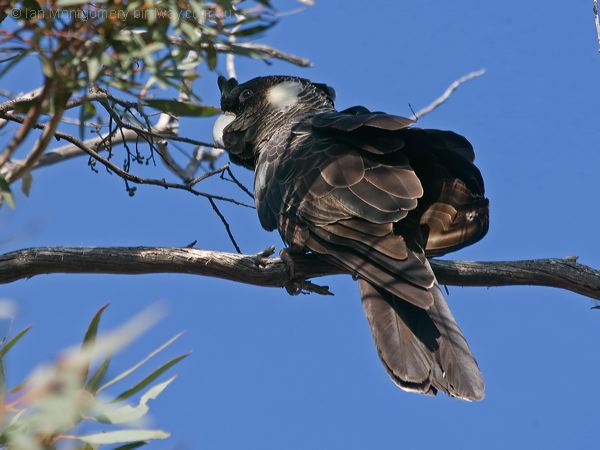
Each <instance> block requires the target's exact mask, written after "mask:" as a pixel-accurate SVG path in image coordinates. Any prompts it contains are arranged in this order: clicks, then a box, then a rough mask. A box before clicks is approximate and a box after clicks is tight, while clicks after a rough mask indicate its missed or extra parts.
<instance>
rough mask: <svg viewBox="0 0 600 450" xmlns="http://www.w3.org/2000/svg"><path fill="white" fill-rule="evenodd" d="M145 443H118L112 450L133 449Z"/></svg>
mask: <svg viewBox="0 0 600 450" xmlns="http://www.w3.org/2000/svg"><path fill="white" fill-rule="evenodd" d="M147 444H148V443H147V442H143V441H139V442H132V443H131V444H125V445H119V446H118V447H115V448H114V449H113V450H134V449H136V448H140V447H143V446H144V445H147Z"/></svg>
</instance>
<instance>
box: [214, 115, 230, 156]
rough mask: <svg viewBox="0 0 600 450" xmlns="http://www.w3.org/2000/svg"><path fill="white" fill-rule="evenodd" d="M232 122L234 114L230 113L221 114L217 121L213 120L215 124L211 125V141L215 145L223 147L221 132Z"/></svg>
mask: <svg viewBox="0 0 600 450" xmlns="http://www.w3.org/2000/svg"><path fill="white" fill-rule="evenodd" d="M234 120H235V114H233V113H230V112H226V113H224V114H221V115H220V116H219V117H218V118H217V120H215V124H214V125H213V139H214V140H215V144H217V145H219V146H221V147H225V144H224V143H223V130H225V127H226V126H227V125H229V124H230V123H231V122H233V121H234Z"/></svg>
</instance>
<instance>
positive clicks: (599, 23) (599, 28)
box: [594, 0, 600, 52]
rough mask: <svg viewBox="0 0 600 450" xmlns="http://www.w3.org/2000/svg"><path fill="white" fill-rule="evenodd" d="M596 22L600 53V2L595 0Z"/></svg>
mask: <svg viewBox="0 0 600 450" xmlns="http://www.w3.org/2000/svg"><path fill="white" fill-rule="evenodd" d="M594 20H595V21H596V34H597V35H598V51H599V52H600V19H598V0H594Z"/></svg>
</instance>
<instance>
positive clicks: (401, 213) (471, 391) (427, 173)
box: [213, 76, 488, 400]
mask: <svg viewBox="0 0 600 450" xmlns="http://www.w3.org/2000/svg"><path fill="white" fill-rule="evenodd" d="M219 88H220V90H221V94H222V96H221V108H222V110H223V112H224V114H223V115H222V116H221V117H220V118H219V119H217V122H216V123H215V127H214V130H213V133H214V138H215V141H216V142H217V143H219V144H221V145H223V146H224V147H225V148H226V149H227V151H228V152H229V156H230V159H231V161H232V162H234V163H237V164H240V165H242V166H244V167H246V168H248V169H252V170H254V171H255V178H254V196H255V201H256V208H257V212H258V216H259V219H260V223H261V224H262V226H263V227H264V228H265V229H267V230H269V231H271V230H278V231H279V233H280V234H281V236H282V238H283V240H284V242H285V243H286V244H287V246H288V248H289V251H290V252H309V251H310V252H312V253H314V254H315V255H317V256H318V257H320V258H324V259H326V260H327V261H329V262H330V263H331V264H333V265H335V266H338V267H341V268H343V269H345V270H347V271H349V272H350V273H352V274H354V275H355V276H356V278H358V280H359V285H360V293H361V298H362V303H363V307H364V311H365V314H366V315H367V318H368V321H369V325H370V327H371V331H372V334H373V338H374V340H375V345H376V346H377V351H378V353H379V356H380V357H381V360H382V362H383V364H384V366H385V368H386V370H387V372H388V373H389V375H390V376H391V378H392V380H393V381H394V382H395V383H396V384H397V385H398V386H400V387H401V388H403V389H405V390H408V391H414V392H420V393H425V394H430V395H434V394H436V393H437V391H442V392H445V393H447V394H449V395H451V396H454V397H458V398H461V399H465V400H479V399H481V398H483V395H484V382H483V379H482V377H481V373H480V371H479V367H478V365H477V363H476V361H475V359H474V357H473V355H472V354H471V351H470V350H469V347H468V345H467V342H466V340H465V338H464V336H463V334H462V332H461V331H460V329H459V328H458V325H457V324H456V321H455V320H454V317H453V316H452V313H451V312H450V310H449V308H448V305H447V304H446V301H445V299H444V297H443V295H442V292H441V291H440V287H439V285H438V284H437V281H436V279H435V276H434V274H433V272H432V270H431V267H430V265H429V262H428V261H427V257H429V256H438V255H442V254H445V253H447V252H450V251H453V250H456V249H459V248H462V247H464V246H466V245H469V244H472V243H474V242H476V241H478V240H479V239H481V238H482V237H483V236H484V235H485V234H486V232H487V230H488V200H487V199H486V198H485V197H484V187H483V179H482V177H481V174H480V172H479V170H478V169H477V167H476V166H475V165H474V164H473V160H474V156H475V155H474V152H473V147H472V146H471V144H470V143H469V142H468V141H467V140H466V139H465V138H464V137H462V136H460V135H458V134H456V133H453V132H451V131H441V130H428V129H420V128H414V127H412V125H413V124H414V121H412V120H410V119H406V118H403V117H399V116H394V115H390V114H385V113H382V112H371V111H369V110H368V109H367V108H364V107H362V106H356V107H352V108H349V109H346V110H344V111H336V109H335V107H334V100H335V91H334V90H333V89H332V88H331V87H329V86H327V85H325V84H320V83H313V82H311V81H310V80H307V79H303V78H297V77H291V76H265V77H258V78H254V79H252V80H250V81H248V82H246V83H243V84H238V82H237V80H236V79H234V78H231V79H229V80H227V79H225V78H224V77H220V78H219Z"/></svg>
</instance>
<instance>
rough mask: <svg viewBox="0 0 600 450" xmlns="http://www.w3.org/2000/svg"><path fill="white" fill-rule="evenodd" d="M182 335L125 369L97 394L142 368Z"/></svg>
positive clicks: (179, 334) (176, 336)
mask: <svg viewBox="0 0 600 450" xmlns="http://www.w3.org/2000/svg"><path fill="white" fill-rule="evenodd" d="M182 334H183V333H178V334H176V335H175V336H173V337H172V338H171V339H169V340H168V341H167V342H165V343H164V344H162V345H161V346H160V347H158V348H157V349H155V350H153V351H152V352H150V353H149V354H148V355H147V356H146V357H145V358H144V359H142V360H141V361H140V362H138V363H137V364H135V365H133V366H132V367H130V368H129V369H127V370H126V371H125V372H123V373H121V374H119V375H117V376H116V377H114V378H113V379H112V380H110V381H108V382H107V383H106V384H104V385H103V386H102V387H100V388H99V389H98V392H102V391H103V390H105V389H107V388H108V387H110V386H112V385H113V384H115V383H118V382H119V381H121V380H122V379H124V378H126V377H128V376H129V375H131V374H132V373H133V372H135V371H136V370H138V369H139V368H140V367H142V366H143V365H144V364H146V363H147V362H148V361H150V360H151V359H152V358H154V357H155V356H156V355H158V354H159V353H160V352H162V351H163V350H164V349H166V348H167V347H169V346H170V345H171V344H172V343H173V342H175V341H176V340H177V339H179V338H180V337H181V335H182Z"/></svg>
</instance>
